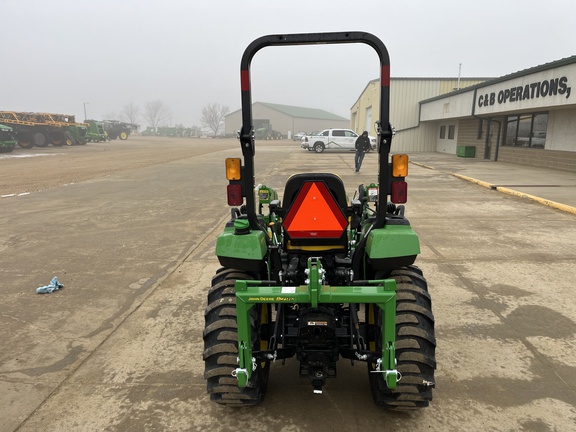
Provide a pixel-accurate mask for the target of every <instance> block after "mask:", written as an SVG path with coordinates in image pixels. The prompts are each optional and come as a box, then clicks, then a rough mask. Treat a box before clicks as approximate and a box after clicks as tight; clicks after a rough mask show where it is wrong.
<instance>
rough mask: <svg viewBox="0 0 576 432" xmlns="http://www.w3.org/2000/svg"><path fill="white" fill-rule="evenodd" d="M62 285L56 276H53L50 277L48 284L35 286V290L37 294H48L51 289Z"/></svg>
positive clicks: (56, 288) (53, 289) (57, 288)
mask: <svg viewBox="0 0 576 432" xmlns="http://www.w3.org/2000/svg"><path fill="white" fill-rule="evenodd" d="M63 286H64V285H62V284H61V283H59V282H58V278H57V277H56V276H54V277H53V278H52V280H51V281H50V284H49V285H45V286H41V287H38V288H36V292H37V293H38V294H49V293H51V292H53V291H56V290H59V289H60V288H62V287H63Z"/></svg>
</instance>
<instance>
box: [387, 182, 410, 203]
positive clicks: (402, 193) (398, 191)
mask: <svg viewBox="0 0 576 432" xmlns="http://www.w3.org/2000/svg"><path fill="white" fill-rule="evenodd" d="M407 200H408V183H406V182H404V181H397V182H392V193H391V194H390V201H392V202H393V203H394V204H404V203H406V201H407Z"/></svg>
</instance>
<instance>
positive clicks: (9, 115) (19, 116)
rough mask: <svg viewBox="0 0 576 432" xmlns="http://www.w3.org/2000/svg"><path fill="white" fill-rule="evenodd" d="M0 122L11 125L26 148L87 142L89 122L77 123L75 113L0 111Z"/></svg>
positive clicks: (20, 144)
mask: <svg viewBox="0 0 576 432" xmlns="http://www.w3.org/2000/svg"><path fill="white" fill-rule="evenodd" d="M0 124H4V125H5V126H10V127H11V128H12V129H13V130H14V135H15V137H16V141H17V142H18V145H19V146H20V147H22V148H25V149H29V148H32V147H34V146H36V147H46V146H47V145H48V144H52V145H53V146H55V147H60V146H62V145H64V144H66V145H83V144H86V137H85V135H86V131H87V130H88V124H86V123H76V120H75V117H74V116H73V115H66V114H53V113H36V112H17V111H0Z"/></svg>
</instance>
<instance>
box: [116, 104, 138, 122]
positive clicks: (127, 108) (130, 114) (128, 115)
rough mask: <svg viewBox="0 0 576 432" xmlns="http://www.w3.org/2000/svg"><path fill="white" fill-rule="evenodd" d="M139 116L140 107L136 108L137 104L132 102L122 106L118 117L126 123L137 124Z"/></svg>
mask: <svg viewBox="0 0 576 432" xmlns="http://www.w3.org/2000/svg"><path fill="white" fill-rule="evenodd" d="M139 116H140V108H138V106H137V105H134V104H133V103H132V102H130V103H129V104H128V105H124V106H123V107H122V112H121V113H120V118H121V119H122V120H123V121H125V122H127V123H132V124H137V123H138V117H139Z"/></svg>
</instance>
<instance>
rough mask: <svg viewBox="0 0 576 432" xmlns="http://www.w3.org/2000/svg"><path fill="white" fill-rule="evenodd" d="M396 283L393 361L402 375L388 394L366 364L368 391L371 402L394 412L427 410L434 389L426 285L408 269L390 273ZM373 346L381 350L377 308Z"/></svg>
mask: <svg viewBox="0 0 576 432" xmlns="http://www.w3.org/2000/svg"><path fill="white" fill-rule="evenodd" d="M390 277H391V278H394V279H395V280H396V285H397V290H396V360H397V365H396V368H397V370H398V371H399V372H400V373H401V374H402V378H401V380H400V381H398V385H397V386H396V389H394V390H390V389H389V388H388V386H387V385H386V382H385V381H384V378H383V375H382V374H381V373H372V371H373V370H374V369H375V365H374V364H372V363H368V372H369V379H370V388H371V390H372V397H373V398H374V402H375V403H376V404H378V405H383V406H384V407H385V408H386V409H389V410H393V411H403V410H414V409H418V408H424V407H427V406H428V405H429V403H430V401H431V400H432V388H433V387H434V386H435V381H434V370H435V369H436V354H435V351H436V338H435V336H434V315H433V314H432V302H431V298H430V294H428V285H427V283H426V279H424V276H423V275H422V272H421V270H420V269H419V268H418V267H416V266H409V267H405V268H402V269H398V270H394V271H392V273H391V275H390ZM377 309H378V310H377V312H376V320H375V321H376V322H375V324H376V327H375V332H374V334H375V342H376V349H377V350H378V351H379V352H381V350H382V336H381V325H382V312H381V310H380V308H377Z"/></svg>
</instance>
